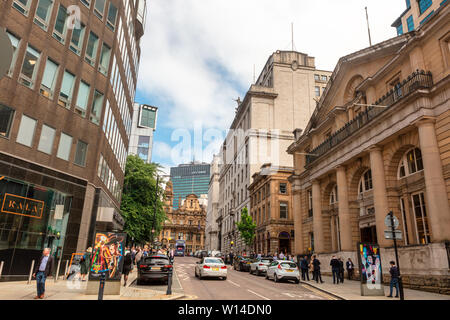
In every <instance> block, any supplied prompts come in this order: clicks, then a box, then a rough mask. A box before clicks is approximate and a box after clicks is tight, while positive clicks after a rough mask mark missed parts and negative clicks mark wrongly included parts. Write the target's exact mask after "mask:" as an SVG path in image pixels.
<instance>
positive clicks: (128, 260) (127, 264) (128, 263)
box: [122, 250, 133, 287]
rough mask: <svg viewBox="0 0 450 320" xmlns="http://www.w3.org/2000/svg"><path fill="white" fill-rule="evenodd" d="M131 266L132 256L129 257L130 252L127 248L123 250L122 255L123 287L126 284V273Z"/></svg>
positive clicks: (129, 270) (128, 272) (127, 273)
mask: <svg viewBox="0 0 450 320" xmlns="http://www.w3.org/2000/svg"><path fill="white" fill-rule="evenodd" d="M132 266H133V258H132V257H131V252H130V251H129V250H127V251H125V256H124V257H123V268H122V274H123V279H124V284H123V286H124V287H126V286H127V280H128V275H129V274H130V272H131V270H132Z"/></svg>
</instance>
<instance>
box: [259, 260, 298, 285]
mask: <svg viewBox="0 0 450 320" xmlns="http://www.w3.org/2000/svg"><path fill="white" fill-rule="evenodd" d="M270 278H272V279H273V280H274V281H275V282H279V281H280V280H294V281H295V283H299V282H300V272H299V271H298V267H297V264H296V263H295V262H292V261H285V260H279V261H273V262H272V263H271V264H270V265H269V267H268V268H267V273H266V279H270Z"/></svg>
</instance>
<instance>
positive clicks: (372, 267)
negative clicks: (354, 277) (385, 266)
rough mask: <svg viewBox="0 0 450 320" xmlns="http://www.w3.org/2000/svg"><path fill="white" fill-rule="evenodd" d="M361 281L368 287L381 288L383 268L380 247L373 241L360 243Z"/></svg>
mask: <svg viewBox="0 0 450 320" xmlns="http://www.w3.org/2000/svg"><path fill="white" fill-rule="evenodd" d="M358 246H359V265H360V268H361V269H360V270H361V283H362V284H366V285H367V288H368V289H381V283H382V278H383V277H382V270H381V257H380V247H379V246H378V244H373V243H359V244H358Z"/></svg>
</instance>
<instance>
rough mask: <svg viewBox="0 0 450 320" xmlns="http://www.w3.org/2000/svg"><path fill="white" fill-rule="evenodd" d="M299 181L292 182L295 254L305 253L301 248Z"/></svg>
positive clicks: (301, 225)
mask: <svg viewBox="0 0 450 320" xmlns="http://www.w3.org/2000/svg"><path fill="white" fill-rule="evenodd" d="M299 183H300V181H299V180H298V179H294V180H293V181H292V193H293V196H292V211H293V212H292V214H293V218H294V235H295V237H294V250H293V252H294V253H295V254H303V253H305V250H304V249H305V248H304V246H303V221H302V220H303V214H302V208H301V190H300V185H299Z"/></svg>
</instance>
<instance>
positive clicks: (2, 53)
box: [0, 29, 13, 78]
mask: <svg viewBox="0 0 450 320" xmlns="http://www.w3.org/2000/svg"><path fill="white" fill-rule="evenodd" d="M12 56H13V47H12V45H11V40H9V36H8V35H7V34H6V31H5V30H3V29H0V78H2V77H3V76H4V75H5V74H6V72H7V71H8V70H9V67H10V66H11V61H12Z"/></svg>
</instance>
